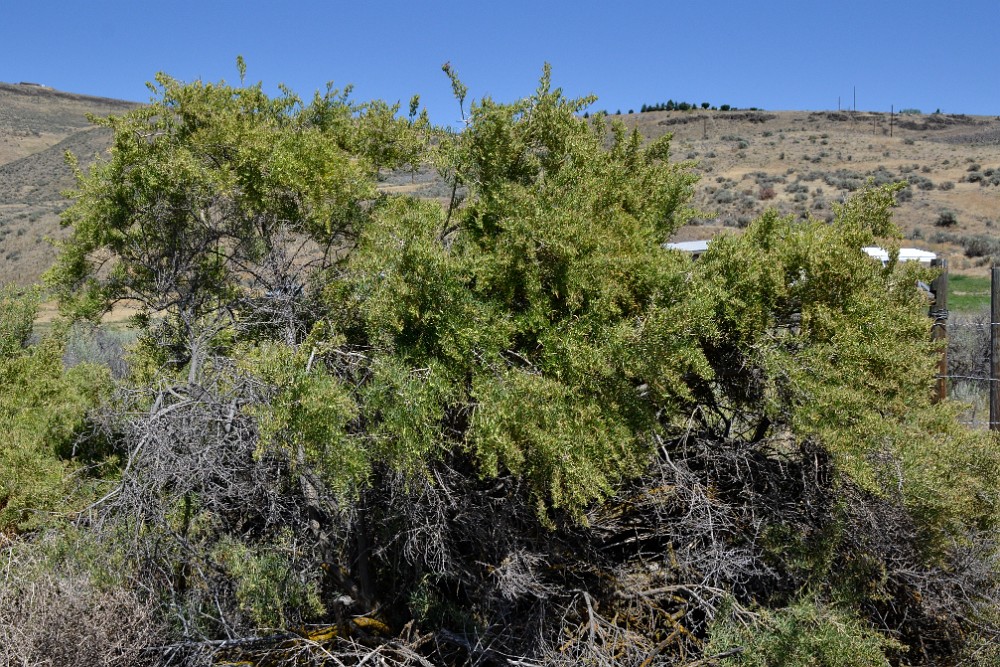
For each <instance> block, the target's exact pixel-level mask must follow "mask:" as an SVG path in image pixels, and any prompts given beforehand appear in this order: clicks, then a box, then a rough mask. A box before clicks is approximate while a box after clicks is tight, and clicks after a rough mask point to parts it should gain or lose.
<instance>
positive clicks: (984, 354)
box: [938, 313, 1000, 429]
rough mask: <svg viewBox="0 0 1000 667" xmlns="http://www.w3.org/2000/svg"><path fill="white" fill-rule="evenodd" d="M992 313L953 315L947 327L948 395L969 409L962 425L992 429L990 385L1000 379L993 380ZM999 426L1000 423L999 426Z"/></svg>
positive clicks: (946, 376)
mask: <svg viewBox="0 0 1000 667" xmlns="http://www.w3.org/2000/svg"><path fill="white" fill-rule="evenodd" d="M994 324H995V323H994V322H991V318H990V316H989V313H981V314H960V315H953V316H952V317H951V318H950V319H949V321H948V324H947V328H948V372H947V374H946V375H943V376H940V375H939V376H938V377H939V378H941V377H943V378H944V379H946V380H947V381H948V396H949V397H951V398H952V399H955V400H958V401H961V402H963V403H966V404H967V405H968V406H969V407H968V409H967V410H966V412H965V414H964V415H963V416H962V418H961V422H962V423H963V424H966V425H969V426H972V427H974V428H982V429H989V428H990V427H991V426H994V424H993V423H991V422H990V384H991V383H993V382H1000V379H996V378H991V377H990V366H991V363H990V345H991V343H990V331H991V329H992V328H993V326H994ZM998 425H1000V424H998Z"/></svg>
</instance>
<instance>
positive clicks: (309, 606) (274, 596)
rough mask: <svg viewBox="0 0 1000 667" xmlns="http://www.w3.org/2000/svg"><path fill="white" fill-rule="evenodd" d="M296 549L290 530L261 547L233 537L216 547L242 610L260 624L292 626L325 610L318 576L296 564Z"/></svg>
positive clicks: (214, 557) (216, 556)
mask: <svg viewBox="0 0 1000 667" xmlns="http://www.w3.org/2000/svg"><path fill="white" fill-rule="evenodd" d="M296 549H297V544H296V540H295V538H294V536H293V535H291V534H290V533H286V534H285V535H283V536H281V537H280V538H278V539H276V540H275V541H274V542H273V543H271V544H269V545H267V546H266V547H261V548H251V547H248V546H247V545H245V544H242V543H240V542H238V541H236V540H234V539H232V538H224V539H223V540H222V541H220V542H219V543H217V544H216V545H215V547H214V550H213V553H212V560H213V561H214V562H215V564H216V566H217V567H221V568H222V569H224V570H225V571H226V573H227V574H228V575H229V576H230V577H232V581H233V585H234V586H235V595H236V599H237V602H238V604H239V608H240V610H241V611H243V612H244V613H245V614H247V615H248V616H249V617H250V618H251V619H252V621H253V623H255V624H256V625H257V626H258V627H263V628H288V627H291V626H293V625H296V624H301V623H303V622H308V621H310V620H313V619H315V618H316V617H319V616H321V615H322V614H323V613H324V608H323V602H322V601H321V600H320V597H319V590H318V584H317V581H316V577H315V576H312V577H310V576H308V575H305V574H303V573H302V572H301V571H299V570H298V569H297V567H296V565H297V564H296V563H295V562H294V560H295V551H296Z"/></svg>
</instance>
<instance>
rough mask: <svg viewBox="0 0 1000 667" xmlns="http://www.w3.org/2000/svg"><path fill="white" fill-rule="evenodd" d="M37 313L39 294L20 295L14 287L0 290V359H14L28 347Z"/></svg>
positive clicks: (9, 286) (10, 286) (5, 287)
mask: <svg viewBox="0 0 1000 667" xmlns="http://www.w3.org/2000/svg"><path fill="white" fill-rule="evenodd" d="M37 312H38V294H37V293H34V292H29V293H27V294H24V295H19V294H17V292H15V291H14V287H13V286H12V285H6V286H4V287H2V288H0V358H9V357H13V356H15V355H17V354H20V353H21V350H23V349H24V348H25V347H27V345H28V340H29V339H30V338H31V332H32V328H33V325H34V320H35V315H36V313H37Z"/></svg>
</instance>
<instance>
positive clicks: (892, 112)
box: [889, 104, 896, 139]
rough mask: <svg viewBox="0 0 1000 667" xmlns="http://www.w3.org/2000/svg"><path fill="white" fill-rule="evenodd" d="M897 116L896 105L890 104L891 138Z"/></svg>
mask: <svg viewBox="0 0 1000 667" xmlns="http://www.w3.org/2000/svg"><path fill="white" fill-rule="evenodd" d="M895 118H896V105H895V104H890V105H889V138H890V139H891V138H892V122H893V120H895Z"/></svg>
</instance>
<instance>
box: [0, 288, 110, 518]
mask: <svg viewBox="0 0 1000 667" xmlns="http://www.w3.org/2000/svg"><path fill="white" fill-rule="evenodd" d="M36 304H37V300H36V297H35V296H34V295H31V294H29V295H27V296H24V297H21V298H18V297H14V296H13V295H12V293H11V292H10V291H5V293H4V295H3V301H2V302H0V325H2V327H3V331H2V332H0V335H2V338H0V348H3V349H4V350H6V353H5V354H3V355H0V433H3V438H2V439H0V531H6V530H18V531H20V530H29V529H31V528H35V527H37V526H39V525H41V524H44V523H46V521H48V519H49V517H50V516H52V515H53V514H59V513H65V512H68V511H72V510H73V509H78V508H79V503H80V502H81V500H82V499H83V498H86V497H87V493H86V491H85V487H86V486H87V484H86V478H85V477H82V478H80V479H77V480H74V479H73V473H74V471H75V470H76V469H77V467H78V466H77V464H76V463H74V462H73V460H72V459H73V457H74V454H75V452H74V448H73V443H74V439H75V438H76V436H77V434H78V433H79V432H80V431H81V430H82V429H83V427H84V426H85V424H86V414H87V410H89V409H90V408H92V407H94V406H96V405H97V404H98V403H99V402H100V400H101V397H102V396H103V395H104V394H105V393H106V391H107V389H108V387H109V379H110V378H109V376H108V371H107V368H105V367H100V366H97V365H93V364H80V365H78V366H76V367H74V368H72V369H69V370H64V368H63V362H62V356H63V349H64V344H65V335H64V333H63V332H61V331H59V330H57V331H56V332H55V333H54V334H52V335H50V336H48V337H46V338H43V339H42V340H41V341H40V342H39V343H37V344H35V345H29V346H26V347H25V346H24V345H25V343H26V342H27V337H28V333H30V331H31V323H32V321H33V319H34V315H35V312H36ZM80 454H81V455H83V454H85V452H83V451H81V452H80Z"/></svg>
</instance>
